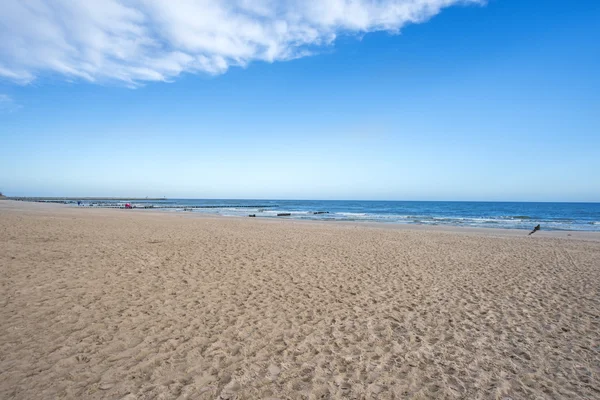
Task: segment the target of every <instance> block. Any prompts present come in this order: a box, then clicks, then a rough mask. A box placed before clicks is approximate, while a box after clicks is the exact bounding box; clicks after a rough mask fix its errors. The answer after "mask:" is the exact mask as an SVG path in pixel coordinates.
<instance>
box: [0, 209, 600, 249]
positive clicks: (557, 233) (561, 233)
mask: <svg viewBox="0 0 600 400" xmlns="http://www.w3.org/2000/svg"><path fill="white" fill-rule="evenodd" d="M2 202H8V203H10V204H12V205H13V207H10V208H13V209H14V208H20V207H18V206H19V205H22V204H31V205H37V206H39V209H44V208H47V207H50V208H56V209H62V210H79V211H82V212H90V211H92V212H94V213H102V212H109V213H112V212H115V213H120V212H126V213H133V214H140V213H143V214H145V215H163V216H167V215H171V216H176V217H179V218H181V217H185V218H202V219H205V218H206V219H215V220H221V219H225V220H227V219H231V220H235V221H239V220H252V221H253V222H254V223H275V224H277V223H289V224H315V225H323V226H332V225H333V226H336V225H337V226H342V227H351V228H373V229H385V230H398V231H419V232H442V233H449V234H464V235H485V236H493V237H527V238H531V239H534V238H550V239H569V240H588V241H600V232H598V231H567V230H548V231H545V230H543V227H542V230H541V231H538V232H536V233H535V234H533V235H531V236H528V233H529V230H527V229H517V228H515V229H509V228H487V227H472V226H457V225H427V224H415V223H411V224H408V223H401V222H374V221H324V220H301V219H293V218H286V217H256V218H248V217H242V216H228V215H215V214H208V213H199V212H174V211H161V210H156V209H129V210H126V209H112V208H94V207H73V206H71V205H68V204H60V203H50V202H27V201H17V200H3V201H2ZM2 202H0V211H2V209H3V207H1V205H2ZM21 208H23V209H25V208H28V207H21ZM34 208H35V206H33V207H31V208H30V209H34ZM116 215H118V214H116Z"/></svg>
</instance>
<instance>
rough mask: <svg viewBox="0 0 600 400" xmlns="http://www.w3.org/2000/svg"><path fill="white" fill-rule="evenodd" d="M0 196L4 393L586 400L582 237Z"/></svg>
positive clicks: (592, 252) (593, 296) (586, 253)
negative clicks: (72, 203)
mask: <svg viewBox="0 0 600 400" xmlns="http://www.w3.org/2000/svg"><path fill="white" fill-rule="evenodd" d="M569 234H571V233H570V232H569V233H567V232H560V233H552V232H539V234H535V235H533V236H531V237H528V236H527V232H523V231H510V232H504V231H492V230H490V231H483V230H457V229H449V228H448V229H437V230H436V229H432V228H422V227H421V228H419V227H398V226H395V227H390V226H384V225H367V224H357V223H317V222H307V223H303V222H298V221H286V220H265V219H260V218H223V217H221V218H219V217H206V216H190V215H188V214H184V213H168V212H162V213H161V212H151V211H137V210H134V211H132V210H101V209H78V208H75V207H68V206H62V205H51V204H38V203H25V202H14V201H8V200H3V201H0V274H1V280H0V282H1V285H0V302H1V304H2V307H1V309H0V313H1V316H0V398H2V399H55V398H63V399H100V398H102V399H105V398H106V399H128V400H133V399H268V398H280V399H329V398H331V399H404V398H407V399H513V400H516V399H597V398H600V241H599V239H600V238H599V237H600V234H597V233H588V234H586V233H581V234H579V233H572V234H571V236H567V235H569Z"/></svg>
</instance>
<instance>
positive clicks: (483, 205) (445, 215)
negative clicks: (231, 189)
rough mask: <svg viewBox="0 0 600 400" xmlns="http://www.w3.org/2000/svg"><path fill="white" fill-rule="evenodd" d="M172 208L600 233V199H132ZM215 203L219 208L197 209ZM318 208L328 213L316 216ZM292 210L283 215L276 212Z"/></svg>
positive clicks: (333, 218)
mask: <svg viewBox="0 0 600 400" xmlns="http://www.w3.org/2000/svg"><path fill="white" fill-rule="evenodd" d="M132 203H133V205H138V206H142V205H150V204H151V205H155V206H156V207H161V206H163V207H164V206H167V207H173V208H165V211H171V212H195V213H206V214H217V215H225V216H239V217H247V216H248V215H249V214H256V217H257V218H291V219H302V220H320V221H365V222H381V223H400V224H425V225H453V226H472V227H483V228H486V227H487V228H508V229H529V230H530V229H532V228H533V227H534V226H535V225H537V224H540V225H541V227H542V229H544V230H576V231H600V203H518V202H454V201H338V200H332V201H317V200H201V199H197V200H193V199H167V200H160V201H133V202H132ZM192 206H202V207H206V206H210V207H214V208H194V209H191V210H190V209H188V210H187V211H186V210H185V208H186V207H192ZM315 212H326V213H323V214H315ZM281 213H290V216H286V217H278V216H277V214H281Z"/></svg>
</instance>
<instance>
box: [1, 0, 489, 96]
mask: <svg viewBox="0 0 600 400" xmlns="http://www.w3.org/2000/svg"><path fill="white" fill-rule="evenodd" d="M484 2H485V0H222V1H218V0H217V1H215V0H176V1H172V0H102V1H72V0H27V1H23V0H4V1H3V2H2V12H0V77H4V78H5V79H8V80H10V81H13V82H17V83H22V84H26V83H29V82H31V81H33V80H35V79H36V78H37V77H39V76H40V75H43V74H57V75H59V76H62V77H66V78H67V79H83V80H87V81H92V82H96V81H106V80H117V81H122V82H125V83H126V84H129V85H137V84H139V83H141V82H144V81H166V80H169V79H173V78H175V77H177V76H178V75H180V74H181V73H184V72H189V73H198V72H202V73H208V74H220V73H224V72H225V71H227V69H228V68H229V67H231V66H245V65H247V64H248V63H250V62H252V61H257V60H261V61H267V62H273V61H283V60H290V59H294V58H298V57H303V56H306V55H309V54H312V53H314V52H315V51H318V50H319V48H320V47H322V46H328V45H331V44H332V43H334V41H335V39H336V37H337V36H339V35H343V34H349V33H359V34H364V33H368V32H373V31H389V32H398V31H399V30H400V29H401V28H402V27H403V26H405V25H406V24H409V23H420V22H424V21H426V20H427V19H429V18H431V17H432V16H434V15H436V14H438V13H439V12H440V11H441V10H442V9H443V8H445V7H449V6H453V5H457V4H481V3H484Z"/></svg>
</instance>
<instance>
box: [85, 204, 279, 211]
mask: <svg viewBox="0 0 600 400" xmlns="http://www.w3.org/2000/svg"><path fill="white" fill-rule="evenodd" d="M82 207H94V208H126V207H125V204H89V205H85V206H82ZM257 207H261V208H273V207H277V206H276V205H272V206H271V205H267V206H265V205H260V206H254V205H252V206H251V205H205V206H184V205H173V204H169V205H156V204H148V205H144V204H132V205H131V208H144V209H148V208H150V209H155V210H157V209H159V210H160V209H169V208H171V209H183V210H192V209H197V208H257Z"/></svg>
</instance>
